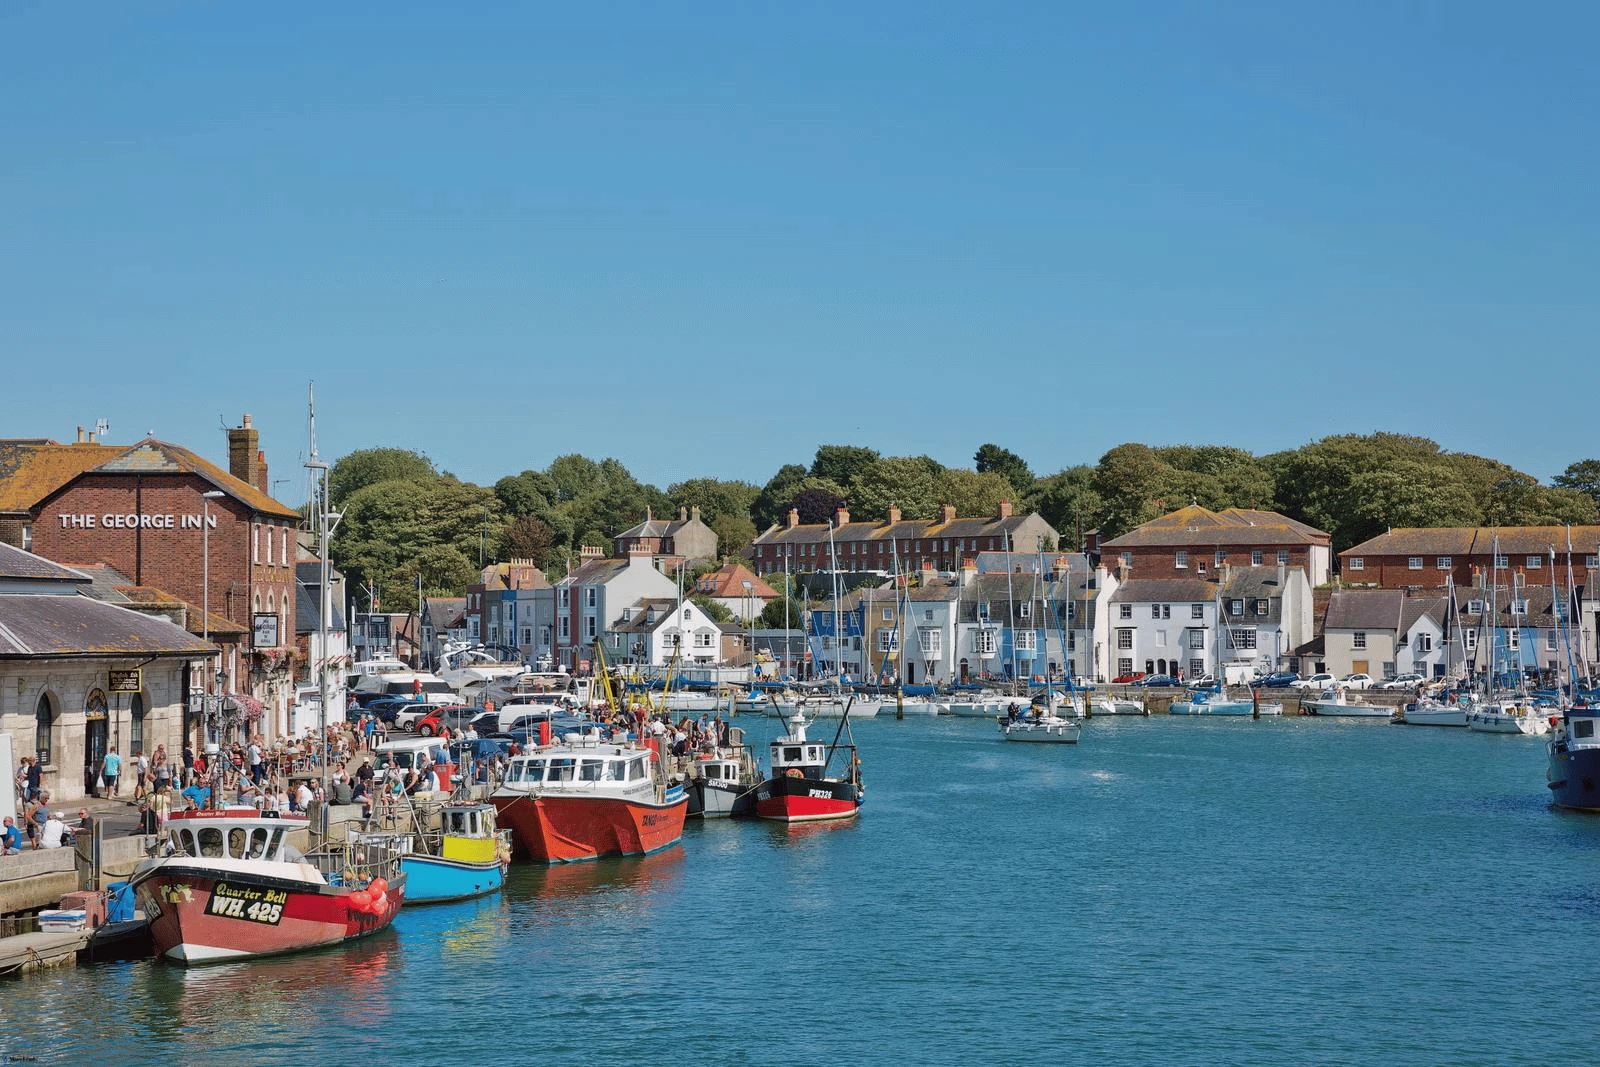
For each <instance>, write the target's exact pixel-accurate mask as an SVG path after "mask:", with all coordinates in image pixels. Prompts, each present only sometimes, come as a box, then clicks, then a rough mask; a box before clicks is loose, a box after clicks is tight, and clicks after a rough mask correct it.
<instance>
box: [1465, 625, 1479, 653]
mask: <svg viewBox="0 0 1600 1067" xmlns="http://www.w3.org/2000/svg"><path fill="white" fill-rule="evenodd" d="M1461 644H1462V646H1463V647H1464V648H1465V649H1466V650H1467V651H1468V652H1476V651H1477V650H1478V631H1476V630H1463V631H1461Z"/></svg>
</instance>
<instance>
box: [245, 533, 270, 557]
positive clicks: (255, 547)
mask: <svg viewBox="0 0 1600 1067" xmlns="http://www.w3.org/2000/svg"><path fill="white" fill-rule="evenodd" d="M268 551H271V549H270V547H269V549H268ZM250 562H251V563H260V562H261V527H260V526H259V525H257V526H252V527H250Z"/></svg>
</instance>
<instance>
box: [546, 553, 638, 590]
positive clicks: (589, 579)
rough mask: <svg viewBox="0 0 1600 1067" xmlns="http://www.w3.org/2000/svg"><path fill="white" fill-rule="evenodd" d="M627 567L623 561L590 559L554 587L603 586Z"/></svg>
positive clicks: (626, 563)
mask: <svg viewBox="0 0 1600 1067" xmlns="http://www.w3.org/2000/svg"><path fill="white" fill-rule="evenodd" d="M627 567H628V561H627V560H625V559H591V560H590V561H589V562H587V563H585V564H584V565H583V566H581V567H579V568H578V569H577V570H575V571H573V572H572V573H571V574H569V575H567V576H566V577H564V578H562V579H561V580H560V581H559V582H557V583H556V585H565V586H569V587H573V586H579V585H603V584H605V583H606V582H609V581H610V580H611V579H613V578H615V577H616V576H617V575H619V574H621V573H622V572H623V571H624V570H626V569H627Z"/></svg>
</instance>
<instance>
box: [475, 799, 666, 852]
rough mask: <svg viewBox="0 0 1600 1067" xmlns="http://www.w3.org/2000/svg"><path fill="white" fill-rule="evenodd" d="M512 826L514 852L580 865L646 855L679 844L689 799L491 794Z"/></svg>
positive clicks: (506, 824) (502, 818) (501, 820)
mask: <svg viewBox="0 0 1600 1067" xmlns="http://www.w3.org/2000/svg"><path fill="white" fill-rule="evenodd" d="M489 799H490V800H491V801H492V802H493V803H494V806H495V811H496V812H497V814H498V815H499V820H498V821H499V823H500V825H501V826H504V827H508V828H509V829H510V830H511V842H512V849H513V854H514V855H515V856H518V857H521V858H524V859H531V860H534V861H536V862H538V863H575V862H581V861H583V860H593V859H599V858H600V857H602V856H643V855H646V854H648V853H651V852H655V851H657V850H659V849H663V848H667V847H668V846H670V845H675V844H677V843H678V842H679V841H680V840H681V839H682V838H683V820H684V817H685V816H686V815H687V814H688V810H689V798H688V797H687V796H683V797H680V798H679V799H677V800H674V801H670V802H668V803H662V804H658V803H654V802H647V801H642V800H626V799H622V798H620V797H597V796H582V795H578V796H563V795H559V794H555V793H544V794H540V795H538V796H535V795H533V794H531V793H510V794H507V793H496V794H495V795H494V796H492V797H490V798H489Z"/></svg>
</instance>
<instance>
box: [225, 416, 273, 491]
mask: <svg viewBox="0 0 1600 1067" xmlns="http://www.w3.org/2000/svg"><path fill="white" fill-rule="evenodd" d="M260 456H261V434H260V433H259V432H257V430H256V428H255V427H254V426H252V425H250V416H249V415H248V414H247V415H245V417H244V421H243V424H242V425H240V426H236V427H234V428H233V429H230V430H229V431H228V473H229V474H231V475H233V476H234V477H235V478H237V479H239V480H240V481H241V482H244V483H245V484H246V485H253V486H255V487H256V488H258V489H259V488H261V476H262V472H261V471H260V470H259V469H258V467H257V464H258V463H260V458H259V457H260ZM263 492H265V490H263Z"/></svg>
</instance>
